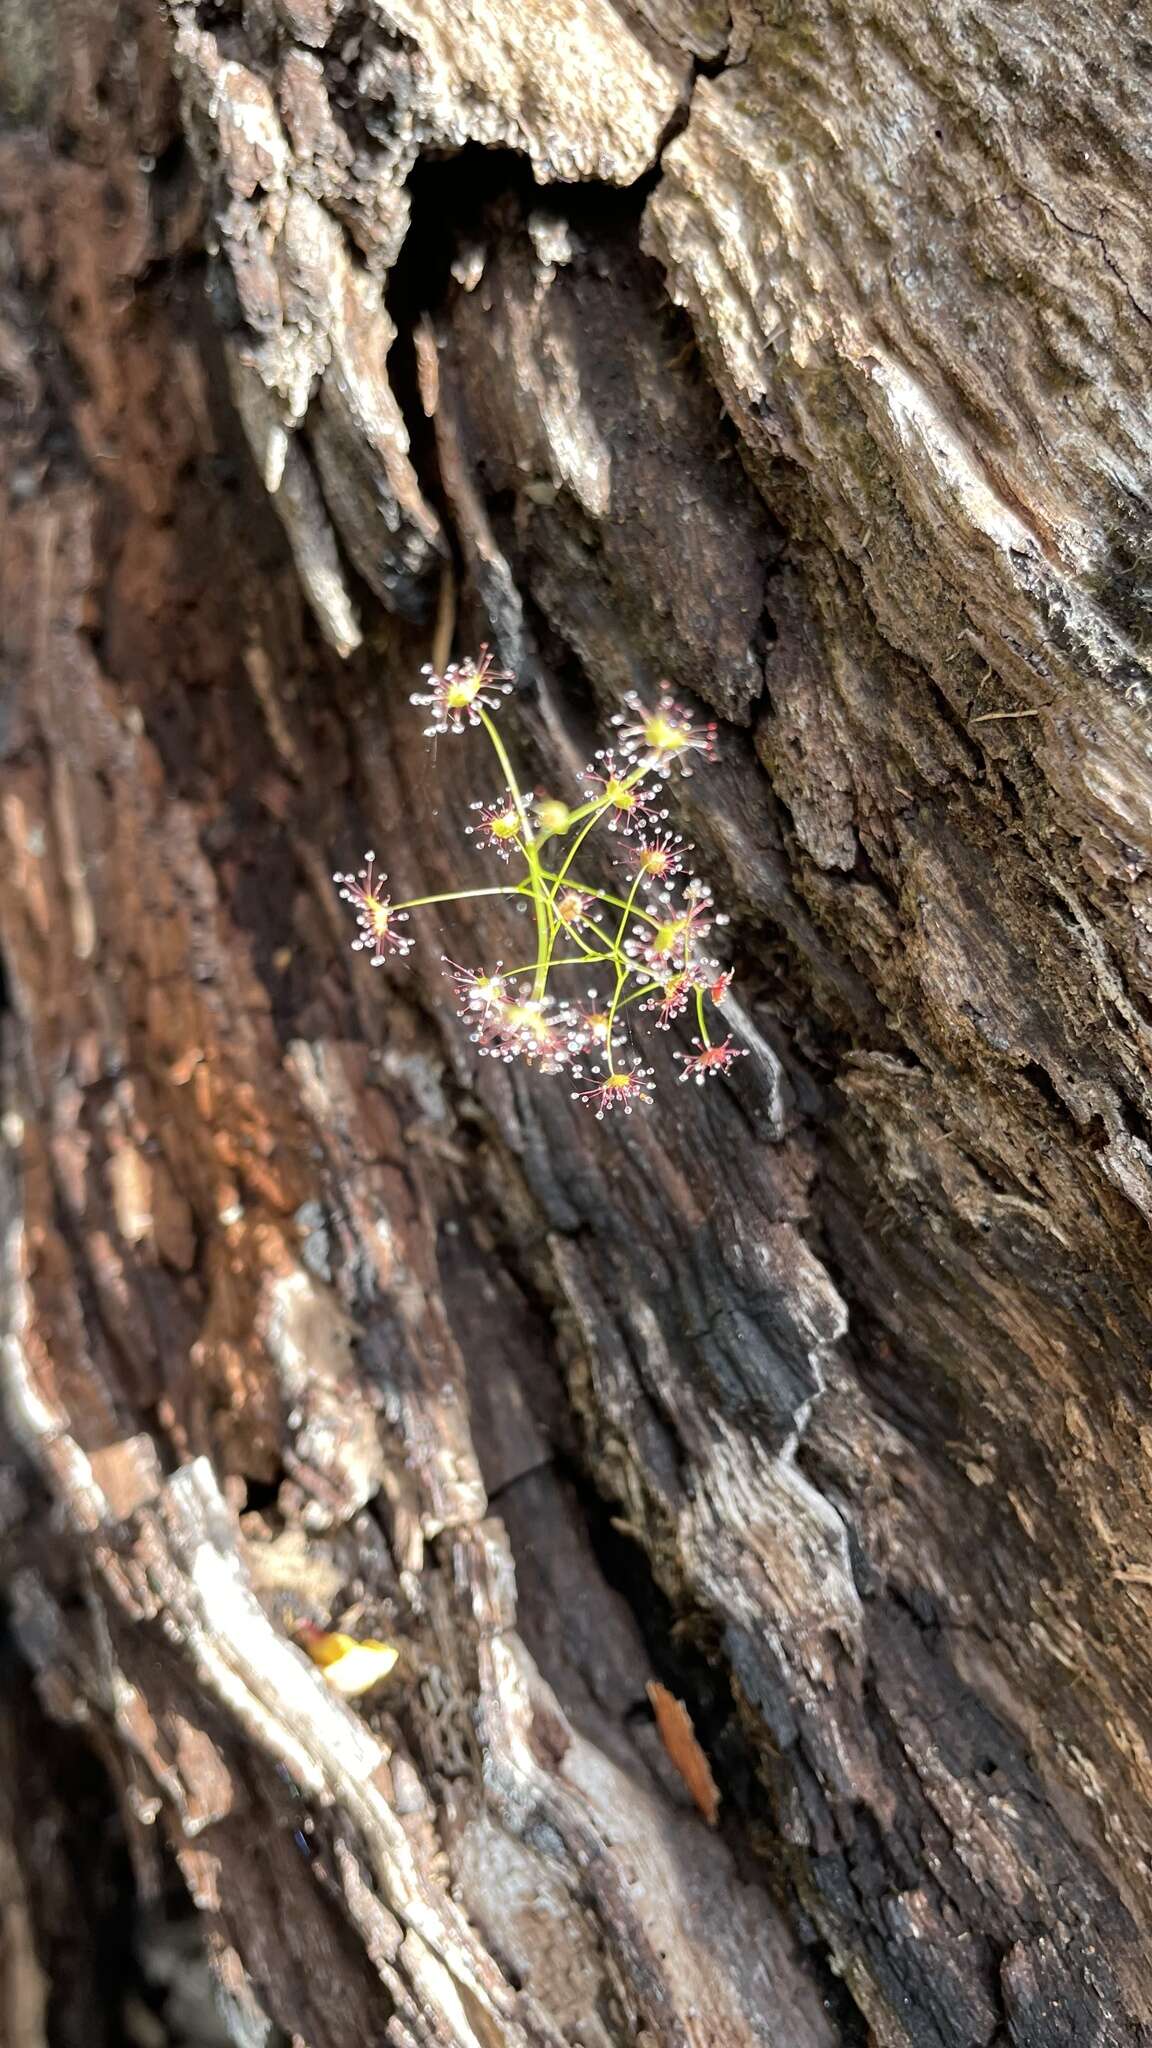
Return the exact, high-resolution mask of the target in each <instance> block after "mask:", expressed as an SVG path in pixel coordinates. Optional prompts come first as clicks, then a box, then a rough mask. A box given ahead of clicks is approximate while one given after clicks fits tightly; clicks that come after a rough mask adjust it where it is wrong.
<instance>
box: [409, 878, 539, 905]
mask: <svg viewBox="0 0 1152 2048" xmlns="http://www.w3.org/2000/svg"><path fill="white" fill-rule="evenodd" d="M524 894H525V889H524V884H523V882H515V883H513V882H509V883H507V884H506V885H505V887H504V888H502V889H446V890H445V891H444V893H443V894H442V895H440V896H410V897H409V898H408V901H407V903H394V904H393V905H392V909H393V911H394V912H395V911H397V910H423V909H425V908H426V906H427V905H428V904H429V903H469V902H471V900H472V898H473V897H474V896H523V895H524Z"/></svg>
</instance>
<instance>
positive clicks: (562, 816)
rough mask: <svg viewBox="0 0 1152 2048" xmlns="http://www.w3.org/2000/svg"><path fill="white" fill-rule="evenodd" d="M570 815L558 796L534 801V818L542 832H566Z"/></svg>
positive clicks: (538, 798)
mask: <svg viewBox="0 0 1152 2048" xmlns="http://www.w3.org/2000/svg"><path fill="white" fill-rule="evenodd" d="M571 815H572V813H571V811H570V810H569V809H568V806H567V804H566V803H563V802H562V801H561V799H560V798H559V797H558V796H541V797H537V799H536V818H537V822H538V823H539V826H540V830H541V831H542V832H566V831H567V830H568V820H569V818H570V817H571Z"/></svg>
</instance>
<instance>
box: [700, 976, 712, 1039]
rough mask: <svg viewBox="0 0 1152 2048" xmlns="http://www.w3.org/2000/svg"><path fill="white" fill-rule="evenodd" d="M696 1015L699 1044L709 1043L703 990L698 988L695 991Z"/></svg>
mask: <svg viewBox="0 0 1152 2048" xmlns="http://www.w3.org/2000/svg"><path fill="white" fill-rule="evenodd" d="M696 1016H697V1019H698V1021H699V1024H700V1043H701V1045H711V1043H712V1040H711V1039H710V1037H709V1036H708V1021H707V1019H706V1017H705V1015H704V991H703V989H700V988H698V989H697V991H696Z"/></svg>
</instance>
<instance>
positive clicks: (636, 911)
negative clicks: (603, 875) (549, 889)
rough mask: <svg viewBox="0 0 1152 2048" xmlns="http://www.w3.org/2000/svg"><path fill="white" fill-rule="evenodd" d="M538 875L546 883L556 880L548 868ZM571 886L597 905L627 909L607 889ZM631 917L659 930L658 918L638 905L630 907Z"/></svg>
mask: <svg viewBox="0 0 1152 2048" xmlns="http://www.w3.org/2000/svg"><path fill="white" fill-rule="evenodd" d="M540 873H541V875H542V877H543V879H544V880H545V881H546V882H554V881H555V880H556V876H555V875H554V874H552V873H551V872H550V870H549V869H548V868H545V867H542V868H541V870H540ZM571 886H572V888H573V889H579V891H580V894H581V895H582V896H591V897H593V898H594V900H595V901H596V902H597V903H609V904H611V906H612V908H613V910H626V909H627V908H628V905H627V904H626V903H625V901H624V898H623V897H622V896H612V895H610V894H609V892H608V891H607V889H593V888H592V887H591V886H590V885H589V884H588V883H587V882H573V883H572V884H571ZM631 915H632V916H633V917H641V918H643V920H644V922H645V924H650V925H653V926H654V927H655V928H656V930H659V928H660V923H661V920H660V919H659V918H658V917H653V916H652V915H651V914H650V913H649V912H648V911H647V910H641V908H640V906H639V904H633V905H632V909H631Z"/></svg>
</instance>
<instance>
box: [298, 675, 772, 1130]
mask: <svg viewBox="0 0 1152 2048" xmlns="http://www.w3.org/2000/svg"><path fill="white" fill-rule="evenodd" d="M423 673H424V675H425V677H426V678H427V688H426V689H425V690H424V691H417V692H416V693H415V694H414V696H413V698H412V702H413V704H418V705H421V706H423V707H424V708H426V709H427V710H428V711H429V712H430V713H431V724H430V725H428V726H427V727H426V728H425V731H426V733H427V735H428V736H429V737H430V738H432V737H436V738H440V737H443V736H444V735H447V734H463V733H466V732H468V731H469V730H470V729H479V730H481V731H482V732H483V733H484V735H485V737H486V738H487V740H488V743H489V745H490V747H491V750H492V753H493V755H494V756H495V760H496V765H497V768H498V771H499V779H500V788H499V793H498V794H496V795H495V796H493V797H491V798H490V799H488V800H481V801H480V802H478V803H475V804H474V805H473V806H472V809H473V811H474V812H475V813H476V821H475V823H474V824H473V825H471V826H469V828H468V829H469V831H470V832H472V833H473V834H474V835H475V836H476V838H477V839H478V840H479V842H480V844H481V845H482V846H483V847H484V848H485V849H486V850H487V851H488V852H489V853H490V854H492V855H493V856H494V857H495V859H497V860H499V861H501V862H503V863H504V864H505V865H506V866H507V867H508V868H509V870H510V871H512V870H518V871H519V878H518V879H517V880H515V881H513V880H512V879H509V880H508V881H507V882H505V883H501V884H494V885H493V886H491V887H489V888H483V889H455V890H450V891H448V892H447V893H446V894H442V895H436V896H416V897H413V898H412V899H411V900H410V901H409V902H407V903H393V902H392V900H391V898H390V896H388V895H387V893H386V884H387V880H388V878H387V876H386V875H385V874H383V873H381V872H380V871H378V870H377V867H376V856H375V854H374V853H366V854H365V856H364V866H363V867H362V868H361V869H360V871H359V873H358V874H355V875H344V874H338V875H336V876H335V877H334V879H335V881H336V883H337V886H338V888H339V891H340V895H341V896H342V897H343V899H344V901H345V902H346V903H350V904H351V905H352V906H353V909H354V910H355V913H356V922H357V925H358V927H359V930H358V933H357V936H356V937H355V938H354V939H353V941H352V946H353V950H354V951H357V952H366V953H368V954H369V955H370V958H371V963H372V965H373V967H382V966H383V965H384V962H385V961H386V959H387V958H388V956H389V955H390V954H400V955H403V954H405V953H407V952H409V951H410V949H411V947H412V943H413V942H412V940H411V938H409V936H408V934H407V932H406V930H405V926H406V925H407V924H408V922H409V917H410V913H411V912H412V911H414V910H421V909H424V908H426V907H427V906H429V905H433V904H439V903H464V902H468V901H470V900H471V899H473V898H475V897H479V896H507V897H512V898H514V899H516V900H517V901H518V902H519V903H520V904H521V905H522V906H523V907H524V908H526V909H530V910H531V912H532V915H533V919H534V922H535V939H536V951H535V958H534V959H531V960H526V961H524V962H522V963H521V964H519V965H517V966H514V967H508V968H506V967H505V965H504V962H503V961H502V960H497V961H496V962H495V963H494V965H493V966H491V967H482V966H478V967H461V966H458V965H457V964H456V963H455V962H454V961H450V960H446V961H445V966H446V967H447V968H448V970H449V972H450V974H451V977H452V980H453V982H454V984H455V988H456V993H457V999H458V1004H459V1013H460V1015H461V1017H462V1018H463V1019H464V1021H465V1023H466V1024H468V1025H469V1026H470V1027H471V1030H470V1037H471V1040H472V1043H473V1044H474V1045H475V1046H476V1047H477V1049H478V1050H479V1051H480V1052H481V1053H483V1054H485V1055H487V1056H488V1057H489V1058H491V1059H498V1060H506V1061H508V1060H523V1061H525V1063H526V1064H527V1065H528V1066H532V1067H537V1068H539V1069H540V1071H541V1072H542V1073H545V1074H568V1075H569V1076H570V1077H571V1078H572V1079H574V1080H578V1081H583V1082H586V1083H587V1085H586V1086H584V1087H580V1088H575V1089H573V1091H572V1095H573V1100H574V1101H578V1102H582V1103H585V1104H587V1106H588V1107H589V1108H590V1109H591V1110H592V1111H593V1112H594V1114H595V1115H596V1116H597V1117H598V1118H599V1117H603V1116H604V1115H605V1113H606V1112H607V1111H609V1110H622V1111H623V1112H624V1114H625V1115H626V1116H627V1115H630V1113H631V1112H632V1110H633V1109H636V1108H638V1107H640V1106H642V1105H646V1104H647V1103H649V1102H650V1101H651V1099H652V1093H653V1089H652V1081H653V1072H654V1070H653V1068H651V1067H646V1066H644V1065H643V1064H642V1063H641V1059H640V1055H639V1054H638V1053H637V1052H636V1050H635V1048H634V1042H633V1034H634V1026H635V1024H636V1022H637V1021H638V1020H639V1018H641V1017H642V1018H644V1019H646V1020H647V1021H648V1022H650V1023H651V1024H652V1025H654V1027H655V1028H656V1030H658V1031H666V1030H667V1029H668V1028H669V1026H670V1025H671V1024H672V1022H673V1021H674V1019H676V1018H678V1017H681V1016H683V1015H685V1014H687V1015H688V1016H689V1017H690V1018H691V1020H692V1021H693V1022H694V1024H695V1029H696V1036H695V1037H694V1038H693V1040H692V1044H693V1050H692V1051H691V1052H690V1053H686V1052H678V1053H676V1054H675V1055H674V1057H675V1058H676V1059H677V1060H679V1061H680V1062H681V1063H682V1064H681V1069H680V1076H679V1078H680V1080H681V1081H696V1082H699V1083H703V1082H704V1081H706V1080H707V1079H708V1078H709V1076H710V1075H713V1074H720V1073H723V1072H724V1071H725V1069H726V1068H728V1067H730V1066H731V1065H732V1062H733V1060H735V1059H738V1058H739V1057H740V1056H741V1053H742V1050H743V1048H742V1047H739V1046H734V1045H733V1044H732V1042H731V1039H730V1038H728V1037H725V1038H723V1039H718V1038H714V1037H713V1035H712V1030H711V1027H710V1024H709V1018H710V1016H712V1015H713V1014H714V1012H715V1010H716V1008H717V1006H718V1005H719V1004H720V1003H721V1002H722V1001H723V999H724V997H725V995H726V993H727V991H728V988H729V985H730V983H731V980H732V972H731V969H730V968H724V967H722V966H721V964H720V962H719V961H718V960H717V959H716V958H714V956H713V955H712V954H711V953H710V952H709V951H708V941H709V938H710V935H711V933H712V932H713V930H714V929H715V928H716V927H717V926H718V925H723V924H725V923H726V922H727V919H726V918H725V917H724V916H722V915H721V914H720V913H718V912H717V910H716V908H715V905H714V903H713V899H712V891H711V890H710V889H709V888H708V886H707V884H706V883H705V882H702V881H700V880H699V879H698V878H697V877H696V876H695V875H692V874H690V873H688V871H687V867H686V863H687V860H688V857H689V855H690V854H691V852H692V849H691V847H690V846H686V845H685V843H684V841H683V839H682V838H681V837H680V835H679V834H678V833H676V832H671V831H668V830H667V829H666V826H667V818H668V812H667V810H666V809H665V808H664V807H663V805H662V803H661V797H662V796H663V794H664V790H665V786H666V784H667V782H668V779H669V777H671V776H673V775H677V774H679V775H690V774H691V773H692V770H693V768H694V767H695V766H696V765H697V763H698V762H700V761H702V760H703V761H712V760H714V759H715V752H716V728H715V726H714V725H693V723H692V720H691V716H690V714H689V713H688V712H686V711H685V710H684V708H683V706H682V705H680V704H678V703H677V702H676V701H675V699H674V698H673V696H672V695H671V693H670V692H669V690H668V688H667V686H666V685H664V684H662V685H661V686H660V688H659V691H658V694H657V696H656V699H655V701H654V702H653V703H651V704H646V703H644V702H643V701H642V700H641V699H640V698H639V697H638V696H637V695H635V694H630V695H629V696H627V697H626V698H625V700H624V702H625V706H626V709H625V710H624V711H622V712H618V713H617V714H616V716H615V717H614V718H613V720H612V723H613V725H614V726H615V727H616V728H617V736H616V741H615V744H614V745H613V746H612V747H610V748H607V749H605V750H603V751H602V752H600V753H598V754H597V755H596V757H595V759H594V761H593V762H592V763H591V765H590V766H589V767H588V768H587V769H586V770H585V771H584V774H583V775H582V777H581V781H582V783H583V785H584V788H583V795H582V801H580V802H578V803H576V804H575V805H573V806H571V807H570V806H569V805H568V804H567V803H564V802H562V801H561V800H560V799H559V798H557V797H552V796H542V795H538V794H537V795H527V796H526V795H525V794H524V792H523V791H522V790H521V788H520V786H519V783H518V782H517V780H516V776H515V774H514V772H513V769H512V764H511V761H510V760H509V758H508V751H507V748H506V747H505V745H504V741H503V739H502V737H501V734H500V730H499V725H498V723H497V720H498V716H499V713H500V711H501V710H502V708H503V702H504V699H505V698H506V697H507V696H509V695H510V693H511V691H512V688H513V680H512V677H511V676H510V675H508V674H506V673H505V672H503V671H502V670H498V669H496V668H495V667H494V666H493V662H492V657H491V655H490V653H489V652H488V650H487V648H484V647H482V648H481V650H480V658H479V660H476V661H460V662H451V663H450V664H449V665H448V667H447V668H446V669H445V670H444V672H443V674H442V675H441V674H438V673H437V672H436V671H435V670H434V669H432V668H431V667H427V668H425V669H424V671H423ZM597 831H602V832H604V833H606V834H608V835H610V838H611V845H612V849H613V854H614V860H615V865H616V866H617V867H619V868H620V870H621V871H622V874H621V879H620V881H619V882H618V884H617V886H616V887H615V888H614V889H603V888H600V887H599V886H597V885H596V884H594V883H592V882H590V881H588V880H586V879H585V876H584V872H583V870H581V869H580V868H578V866H577V863H578V861H580V859H581V857H582V856H583V857H584V859H585V860H587V858H588V854H589V852H590V849H589V846H588V842H589V840H590V839H591V837H592V835H593V833H595V832H597Z"/></svg>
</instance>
